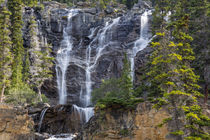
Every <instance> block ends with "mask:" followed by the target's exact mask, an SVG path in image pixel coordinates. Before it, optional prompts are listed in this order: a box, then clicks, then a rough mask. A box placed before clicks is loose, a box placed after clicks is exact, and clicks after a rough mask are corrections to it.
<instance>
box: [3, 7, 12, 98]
mask: <svg viewBox="0 0 210 140" xmlns="http://www.w3.org/2000/svg"><path fill="white" fill-rule="evenodd" d="M9 17H10V12H9V11H8V9H7V7H6V6H5V5H4V6H3V7H0V52H1V55H0V91H1V97H0V102H3V99H4V94H5V89H6V88H7V87H8V86H9V84H10V76H11V63H12V54H11V44H12V42H11V39H10V30H9V25H10V18H9Z"/></svg>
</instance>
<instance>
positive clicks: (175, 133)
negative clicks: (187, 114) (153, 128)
mask: <svg viewBox="0 0 210 140" xmlns="http://www.w3.org/2000/svg"><path fill="white" fill-rule="evenodd" d="M171 134H172V135H177V136H179V135H184V132H183V131H181V130H179V131H175V132H171Z"/></svg>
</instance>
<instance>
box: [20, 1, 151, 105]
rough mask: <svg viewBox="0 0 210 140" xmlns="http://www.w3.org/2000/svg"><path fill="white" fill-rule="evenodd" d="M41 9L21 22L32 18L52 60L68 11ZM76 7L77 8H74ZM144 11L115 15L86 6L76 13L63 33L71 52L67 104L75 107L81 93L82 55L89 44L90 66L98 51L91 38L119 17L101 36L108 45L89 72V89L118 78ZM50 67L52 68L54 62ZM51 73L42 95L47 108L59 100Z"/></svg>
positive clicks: (55, 6)
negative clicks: (45, 97)
mask: <svg viewBox="0 0 210 140" xmlns="http://www.w3.org/2000/svg"><path fill="white" fill-rule="evenodd" d="M44 5H45V8H44V10H40V9H27V10H25V12H24V15H25V16H24V17H25V20H24V21H25V23H27V22H28V21H27V17H30V16H31V15H35V17H36V20H37V24H38V29H39V34H38V35H39V36H38V37H39V40H40V41H42V40H43V39H42V38H45V40H47V43H50V44H52V46H53V47H52V50H53V52H52V55H53V56H54V57H56V55H57V51H58V49H59V48H60V46H61V42H62V40H63V30H64V28H65V27H66V26H67V21H68V9H66V8H67V7H65V5H61V4H59V3H56V2H45V3H44ZM78 7H80V6H79V5H78ZM145 7H146V8H148V7H147V6H136V7H135V8H134V9H132V10H131V11H129V12H127V13H126V14H125V13H123V10H119V11H122V12H121V13H115V12H114V11H112V10H113V8H112V7H108V8H107V9H106V10H105V11H101V10H100V9H98V8H90V7H88V5H87V6H86V8H84V9H80V10H79V12H78V13H77V15H76V16H74V17H73V18H72V19H71V28H68V29H69V30H67V33H68V35H69V36H71V39H72V43H73V49H72V50H73V51H72V52H71V54H70V55H71V56H72V57H71V58H72V60H70V65H69V67H68V70H67V72H66V73H67V74H66V85H67V93H68V96H67V97H68V101H67V102H68V103H76V104H79V94H80V92H81V90H83V91H85V80H86V77H85V73H86V71H85V68H86V66H87V64H86V51H87V48H88V46H89V45H90V44H91V46H92V52H91V60H92V62H91V63H92V64H93V63H94V59H95V57H96V52H97V49H98V48H99V47H100V44H99V40H100V39H95V38H97V35H98V34H100V32H102V30H101V29H102V28H104V27H105V25H106V23H107V22H108V21H110V19H111V18H112V19H113V18H116V17H117V16H119V15H121V17H120V19H119V22H118V24H117V25H116V26H113V27H112V28H111V29H110V30H108V31H107V33H106V34H105V36H106V42H108V43H107V46H106V47H105V49H104V50H103V53H102V54H101V56H100V57H99V59H98V61H97V62H96V66H95V68H94V69H92V71H91V80H92V87H93V88H95V87H99V86H100V83H101V80H102V79H109V78H110V77H119V76H120V73H121V70H122V68H123V59H124V53H125V52H127V50H128V49H131V48H132V47H133V43H134V42H135V41H136V40H137V39H138V38H139V35H140V27H141V23H140V19H141V14H142V13H143V11H144V10H145ZM123 14H124V15H123ZM111 22H112V21H110V22H109V24H110V23H111ZM27 30H28V27H27V26H25V27H24V32H25V34H24V40H25V46H26V47H27V46H29V44H28V40H27V38H28V37H27ZM92 30H94V33H93V34H92V35H91V33H92V32H91V31H92ZM94 39H95V40H94ZM54 63H55V64H56V60H55V62H54ZM78 64H79V66H78ZM52 70H53V72H54V74H53V78H52V79H51V80H47V81H46V82H45V84H44V85H43V87H42V92H43V93H44V94H45V95H46V96H47V97H48V98H50V102H51V104H57V103H58V97H59V96H58V90H57V83H56V71H55V67H53V68H52Z"/></svg>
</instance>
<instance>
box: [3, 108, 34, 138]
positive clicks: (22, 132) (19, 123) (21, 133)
mask: <svg viewBox="0 0 210 140" xmlns="http://www.w3.org/2000/svg"><path fill="white" fill-rule="evenodd" d="M33 124H34V123H33V120H32V119H31V118H30V117H29V116H28V112H27V110H26V109H23V108H21V107H12V106H8V105H4V104H0V140H33V139H34V135H33V132H32V130H33Z"/></svg>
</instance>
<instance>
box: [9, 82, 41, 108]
mask: <svg viewBox="0 0 210 140" xmlns="http://www.w3.org/2000/svg"><path fill="white" fill-rule="evenodd" d="M37 97H38V96H37V94H36V92H34V91H33V90H32V89H31V88H30V87H29V86H28V85H22V86H18V87H12V88H11V89H9V91H8V95H7V97H6V102H7V103H12V104H14V105H23V104H25V103H27V104H36V103H37V102H38V98H37Z"/></svg>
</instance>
